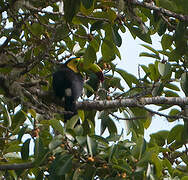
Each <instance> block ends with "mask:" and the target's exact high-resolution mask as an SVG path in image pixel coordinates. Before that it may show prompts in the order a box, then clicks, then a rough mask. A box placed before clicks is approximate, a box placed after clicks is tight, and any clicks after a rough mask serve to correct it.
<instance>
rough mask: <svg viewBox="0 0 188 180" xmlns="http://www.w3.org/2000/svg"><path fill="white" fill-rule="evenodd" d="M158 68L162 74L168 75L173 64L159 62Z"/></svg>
mask: <svg viewBox="0 0 188 180" xmlns="http://www.w3.org/2000/svg"><path fill="white" fill-rule="evenodd" d="M158 70H159V73H160V75H161V76H166V75H167V74H168V73H169V72H170V70H171V65H170V64H169V63H166V64H164V63H161V62H159V63H158Z"/></svg>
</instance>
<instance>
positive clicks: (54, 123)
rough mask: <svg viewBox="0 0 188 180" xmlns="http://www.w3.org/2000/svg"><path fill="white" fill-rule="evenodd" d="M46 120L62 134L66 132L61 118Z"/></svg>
mask: <svg viewBox="0 0 188 180" xmlns="http://www.w3.org/2000/svg"><path fill="white" fill-rule="evenodd" d="M45 122H46V123H47V124H49V125H51V126H52V127H53V129H54V131H58V132H59V133H60V134H62V135H63V134H64V128H63V126H62V124H61V123H60V121H59V120H57V119H51V120H47V121H45ZM45 122H44V121H43V123H45Z"/></svg>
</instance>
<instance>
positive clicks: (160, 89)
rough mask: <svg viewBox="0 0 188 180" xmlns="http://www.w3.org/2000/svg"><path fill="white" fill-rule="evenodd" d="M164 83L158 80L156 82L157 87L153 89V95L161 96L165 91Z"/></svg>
mask: <svg viewBox="0 0 188 180" xmlns="http://www.w3.org/2000/svg"><path fill="white" fill-rule="evenodd" d="M163 88H164V84H163V83H160V82H157V83H155V87H154V88H153V90H152V95H153V96H160V95H161V94H162V92H163Z"/></svg>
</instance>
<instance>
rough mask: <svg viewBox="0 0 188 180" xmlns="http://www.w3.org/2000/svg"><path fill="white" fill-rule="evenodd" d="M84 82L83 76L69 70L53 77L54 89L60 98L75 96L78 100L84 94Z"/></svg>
mask: <svg viewBox="0 0 188 180" xmlns="http://www.w3.org/2000/svg"><path fill="white" fill-rule="evenodd" d="M83 82H84V81H83V77H82V76H81V74H79V73H74V72H73V71H72V70H70V69H68V68H66V69H63V70H61V71H57V72H56V73H54V75H53V89H54V91H55V94H56V96H58V97H60V98H62V97H64V96H73V97H74V99H77V98H78V97H79V96H80V95H81V93H82V90H83Z"/></svg>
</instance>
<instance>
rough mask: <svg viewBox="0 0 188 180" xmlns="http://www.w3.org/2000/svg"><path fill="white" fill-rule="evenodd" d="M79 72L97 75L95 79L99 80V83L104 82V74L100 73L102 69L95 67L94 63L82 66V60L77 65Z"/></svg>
mask: <svg viewBox="0 0 188 180" xmlns="http://www.w3.org/2000/svg"><path fill="white" fill-rule="evenodd" d="M79 70H80V71H81V72H86V73H87V72H89V71H90V72H93V73H95V74H96V75H97V77H98V78H99V80H100V81H101V82H103V81H104V74H103V72H102V69H101V68H100V67H99V66H98V65H97V64H94V63H91V64H87V65H86V64H84V61H83V59H81V60H80V64H79Z"/></svg>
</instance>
